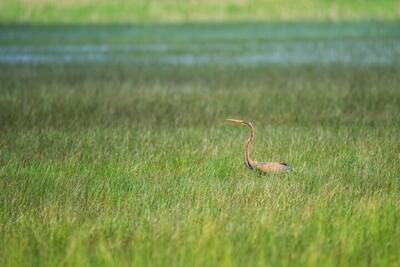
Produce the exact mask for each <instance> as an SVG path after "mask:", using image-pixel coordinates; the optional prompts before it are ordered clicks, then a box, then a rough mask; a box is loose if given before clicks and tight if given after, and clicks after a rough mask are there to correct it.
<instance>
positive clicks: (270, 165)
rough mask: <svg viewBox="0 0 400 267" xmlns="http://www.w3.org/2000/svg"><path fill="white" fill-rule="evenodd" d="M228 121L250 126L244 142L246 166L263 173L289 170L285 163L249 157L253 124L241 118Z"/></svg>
mask: <svg viewBox="0 0 400 267" xmlns="http://www.w3.org/2000/svg"><path fill="white" fill-rule="evenodd" d="M228 121H230V122H234V123H239V124H242V125H245V126H247V127H249V128H250V134H249V137H248V138H247V140H246V142H245V143H244V163H245V165H246V167H247V168H249V169H252V170H254V169H255V170H259V171H261V172H263V173H278V172H286V171H289V170H290V167H289V166H288V165H287V164H286V163H278V162H258V161H255V160H252V159H250V143H251V141H253V138H254V126H253V124H252V123H251V122H246V121H243V120H234V119H228Z"/></svg>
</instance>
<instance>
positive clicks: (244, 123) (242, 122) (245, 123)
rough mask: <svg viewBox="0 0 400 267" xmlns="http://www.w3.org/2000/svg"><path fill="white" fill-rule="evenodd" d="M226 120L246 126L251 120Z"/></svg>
mask: <svg viewBox="0 0 400 267" xmlns="http://www.w3.org/2000/svg"><path fill="white" fill-rule="evenodd" d="M226 120H227V121H229V122H233V123H237V124H242V125H246V126H249V125H251V122H247V121H244V120H237V119H226Z"/></svg>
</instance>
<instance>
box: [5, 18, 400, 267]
mask: <svg viewBox="0 0 400 267" xmlns="http://www.w3.org/2000/svg"><path fill="white" fill-rule="evenodd" d="M204 27H205V28H204ZM398 28H399V27H398V25H397V24H395V23H394V24H393V23H388V24H385V23H381V24H379V23H378V24H346V25H344V26H343V25H338V24H321V25H318V24H317V25H312V24H307V25H303V26H298V27H293V25H291V24H281V25H272V26H271V25H270V24H257V25H254V24H219V25H213V26H212V25H209V26H207V25H206V26H204V25H200V26H199V25H186V26H179V25H170V26H159V28H156V29H157V32H158V33H159V34H157V35H156V36H155V35H154V31H151V30H149V28H148V26H140V25H136V26H123V25H120V26H113V27H111V28H110V26H91V27H89V26H79V27H77V26H69V27H64V26H57V27H55V26H54V27H48V26H31V27H28V26H15V27H13V28H9V27H4V28H2V31H1V34H0V37H1V38H0V62H1V63H0V80H1V87H0V192H1V193H0V237H1V238H0V266H398V265H399V264H400V254H399V253H398V251H399V249H400V199H399V193H400V184H399V183H400V180H399V178H400V175H399V173H400V164H399V161H400V145H399V140H400V117H399V114H400V90H399V84H400V68H399V64H398V59H396V57H395V56H394V55H397V53H399V50H398V49H399V46H398V43H399V39H400V38H399V31H398V30H397V29H398ZM152 29H153V30H154V28H152ZM221 32H224V33H225V34H221ZM86 33H88V34H86ZM234 33H237V34H234ZM108 34H112V38H108V36H109V35H108ZM196 38H197V39H196ZM193 40H195V41H193ZM357 40H359V41H360V42H359V43H367V44H368V45H367V48H365V47H364V48H362V49H366V50H365V51H364V50H362V49H361V48H360V47H361V46H359V43H358V42H354V41H357ZM228 42H229V43H231V44H233V46H227V43H228ZM315 42H317V43H319V44H320V46H318V47H320V50H314V51H315V52H316V53H317V56H315V54H313V53H312V49H311V48H309V50H310V51H308V50H303V48H304V43H315ZM376 42H377V43H376ZM192 43H193V45H191V44H192ZM271 43H277V45H278V46H279V47H286V46H284V45H285V44H292V45H293V46H287V47H286V48H285V49H287V50H285V51H283V52H282V51H281V52H282V53H284V54H285V53H293V54H291V55H292V57H290V58H281V60H277V61H273V60H272V63H271V62H270V61H269V60H268V59H269V57H267V58H265V61H262V62H259V61H252V60H247V61H246V60H242V61H232V62H225V63H224V62H223V61H221V62H219V61H212V60H200V59H204V57H205V56H207V58H208V57H212V56H215V55H217V54H218V55H220V53H222V54H223V55H224V56H225V57H226V58H231V57H234V56H235V55H237V54H243V53H249V54H250V55H253V56H254V55H258V54H260V53H266V49H265V47H264V46H263V45H265V44H271ZM96 44H101V45H104V46H105V47H108V48H106V49H105V48H104V49H103V48H102V49H103V50H102V49H100V51H97V52H96V49H99V47H97V46H96ZM160 44H161V45H163V46H161V47H162V49H158V48H157V47H159V46H157V45H160ZM212 44H216V46H213V45H212ZM107 45H108V46H107ZM139 45H143V47H145V48H143V47H142V48H138V47H141V46H139ZM152 45H153V46H152ZM195 45H197V46H195ZM297 46H299V47H300V48H298V49H300V50H299V51H300V52H301V51H303V54H304V53H305V55H306V56H307V55H310V56H314V58H313V60H312V61H303V60H297V61H296V60H293V58H296V55H298V54H301V53H300V52H299V53H297V52H296V53H295V52H293V47H297ZM121 47H122V48H121ZM126 47H133V48H134V49H132V50H129V51H128V52H126V49H125V48H126ZM149 47H150V50H148V49H149ZM151 47H153V48H154V47H156V48H155V49H153V48H151ZM227 47H228V48H229V49H230V50H229V49H227ZM232 47H233V48H232ZM379 47H380V48H381V49H379ZM146 49H147V50H146ZM152 49H153V50H152ZM296 49H297V48H296ZM324 49H326V51H327V53H328V54H330V55H331V56H332V57H333V58H335V59H336V58H338V59H339V60H337V61H335V60H330V61H329V60H322V59H324V56H325V54H324V53H323V50H324ZM360 49H361V50H362V51H364V52H362V53H361V52H360ZM221 51H222V52H221ZM277 51H278V50H277ZM290 51H291V52H290ZM294 51H296V50H294ZM371 51H372V52H371ZM96 53H98V54H96ZM124 53H126V58H127V59H124V58H123V55H124ZM224 53H225V54H224ZM276 53H278V52H276ZM359 53H361V54H359ZM60 54H61V56H60ZM88 54H89V55H91V56H88ZM104 54H105V55H107V57H106V58H105V60H104V61H103V60H100V61H97V60H91V59H93V58H95V59H96V58H98V57H97V56H102V55H104ZM373 54H374V55H376V58H379V59H383V60H381V61H379V60H378V61H376V58H374V57H371V55H373ZM93 55H94V56H93ZM168 55H169V56H171V58H172V59H174V60H158V59H159V58H165V57H167V56H168ZM273 55H276V54H271V55H270V56H271V57H272V56H273ZM388 55H389V56H390V55H392V57H393V60H392V61H391V60H389V56H388ZM67 56H69V57H67ZM188 56H189V57H190V58H191V61H187V60H179V59H181V57H183V58H187V57H188ZM364 57H365V58H368V60H366V61H363V60H361V59H362V58H364ZM138 58H140V60H138ZM154 58H157V60H154ZM250 58H252V57H250ZM272 58H274V57H272ZM318 58H322V59H321V61H318ZM344 59H347V60H344ZM146 62H147V63H146ZM231 117H233V118H247V119H251V121H252V122H253V123H254V124H255V127H256V137H255V141H254V144H253V147H252V155H253V158H254V159H257V160H271V161H272V160H273V161H284V162H288V163H289V164H290V165H291V166H292V167H293V169H294V171H293V172H292V173H290V174H285V175H259V174H257V173H254V172H251V171H249V170H247V169H245V167H244V164H243V162H242V153H243V151H242V149H243V141H244V139H245V137H246V135H247V129H245V128H241V127H240V126H235V125H231V124H228V123H226V122H225V121H224V120H225V119H226V118H231Z"/></svg>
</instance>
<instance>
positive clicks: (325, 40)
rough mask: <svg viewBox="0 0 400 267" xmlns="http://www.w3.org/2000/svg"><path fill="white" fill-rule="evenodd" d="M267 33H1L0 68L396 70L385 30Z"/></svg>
mask: <svg viewBox="0 0 400 267" xmlns="http://www.w3.org/2000/svg"><path fill="white" fill-rule="evenodd" d="M273 26H274V25H270V24H262V23H260V24H249V25H248V24H232V25H230V24H228V25H224V24H216V25H214V26H213V25H187V26H184V25H166V26H161V25H158V26H156V27H155V26H154V27H151V26H148V25H142V26H140V25H134V26H128V25H121V26H112V27H110V26H86V27H85V26H79V27H78V26H62V27H61V26H60V27H46V26H42V27H41V26H35V27H22V26H14V27H10V28H5V27H2V28H0V62H2V63H9V64H14V63H108V62H110V63H128V64H138V65H143V64H144V65H147V64H165V65H168V64H173V65H195V64H213V65H214V64H233V65H235V64H237V65H257V64H272V63H273V64H357V65H369V64H380V65H381V64H383V65H392V64H399V63H400V31H399V30H397V28H396V27H394V26H393V25H392V24H379V23H378V24H366V25H363V24H345V25H341V26H340V25H339V26H338V25H337V24H322V25H319V24H315V25H314V24H305V25H292V24H288V25H287V24H282V25H281V24H277V25H275V27H273ZM399 26H400V24H399ZM399 28H400V27H399Z"/></svg>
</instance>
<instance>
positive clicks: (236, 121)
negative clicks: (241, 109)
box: [226, 119, 244, 123]
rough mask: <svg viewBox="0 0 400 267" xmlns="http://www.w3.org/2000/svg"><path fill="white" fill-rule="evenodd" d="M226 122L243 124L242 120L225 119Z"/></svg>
mask: <svg viewBox="0 0 400 267" xmlns="http://www.w3.org/2000/svg"><path fill="white" fill-rule="evenodd" d="M226 120H227V121H230V122H233V123H244V120H235V119H226Z"/></svg>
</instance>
